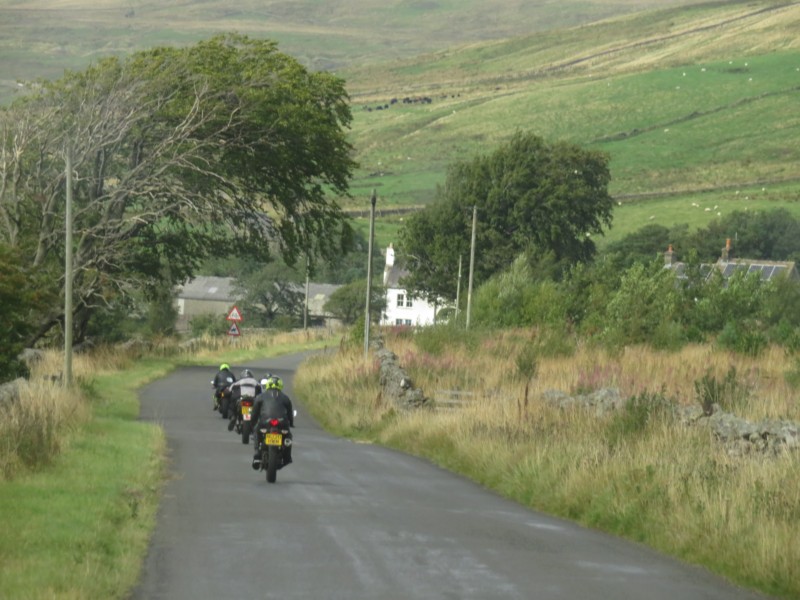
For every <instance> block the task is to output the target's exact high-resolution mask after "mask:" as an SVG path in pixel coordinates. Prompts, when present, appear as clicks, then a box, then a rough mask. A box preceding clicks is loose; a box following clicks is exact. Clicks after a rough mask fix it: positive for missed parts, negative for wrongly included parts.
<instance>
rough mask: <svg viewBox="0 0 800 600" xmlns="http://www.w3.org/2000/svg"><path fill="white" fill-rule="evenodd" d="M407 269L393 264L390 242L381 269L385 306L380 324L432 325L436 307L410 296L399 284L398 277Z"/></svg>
mask: <svg viewBox="0 0 800 600" xmlns="http://www.w3.org/2000/svg"><path fill="white" fill-rule="evenodd" d="M406 275H408V271H406V270H405V269H403V268H401V267H400V266H398V265H396V264H395V260H394V248H393V247H392V244H389V247H388V248H387V249H386V266H385V267H384V269H383V287H384V288H385V289H386V308H385V309H384V312H383V314H382V315H381V323H380V324H381V325H414V326H419V325H433V324H434V322H435V315H436V307H435V306H434V305H433V304H430V303H428V302H427V301H425V300H423V299H422V298H414V297H412V296H411V295H410V294H409V292H408V290H406V289H405V288H404V287H401V286H400V279H402V278H403V277H405V276H406Z"/></svg>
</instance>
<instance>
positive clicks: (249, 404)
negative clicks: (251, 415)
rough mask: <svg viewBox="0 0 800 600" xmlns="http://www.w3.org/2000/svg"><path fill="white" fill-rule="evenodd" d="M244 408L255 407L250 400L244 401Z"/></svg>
mask: <svg viewBox="0 0 800 600" xmlns="http://www.w3.org/2000/svg"><path fill="white" fill-rule="evenodd" d="M242 406H253V403H252V402H251V401H250V400H242Z"/></svg>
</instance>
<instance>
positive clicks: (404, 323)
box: [394, 319, 411, 325]
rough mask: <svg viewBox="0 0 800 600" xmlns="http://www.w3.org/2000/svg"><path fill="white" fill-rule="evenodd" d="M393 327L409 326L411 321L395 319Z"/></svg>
mask: <svg viewBox="0 0 800 600" xmlns="http://www.w3.org/2000/svg"><path fill="white" fill-rule="evenodd" d="M394 324H395V325H411V319H395V320H394Z"/></svg>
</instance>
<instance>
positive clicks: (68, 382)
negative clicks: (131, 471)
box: [64, 144, 72, 387]
mask: <svg viewBox="0 0 800 600" xmlns="http://www.w3.org/2000/svg"><path fill="white" fill-rule="evenodd" d="M70 153H71V151H70V147H69V144H67V148H66V155H67V156H66V164H67V166H66V169H67V173H66V175H67V208H66V215H65V218H64V228H65V229H66V236H65V237H66V241H65V243H64V244H65V247H64V386H65V387H71V386H72V157H71V155H70Z"/></svg>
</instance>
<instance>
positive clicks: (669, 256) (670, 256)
mask: <svg viewBox="0 0 800 600" xmlns="http://www.w3.org/2000/svg"><path fill="white" fill-rule="evenodd" d="M673 264H675V253H674V252H673V251H672V244H670V245H669V247H668V248H667V251H666V252H664V266H665V267H671V266H672V265H673Z"/></svg>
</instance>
